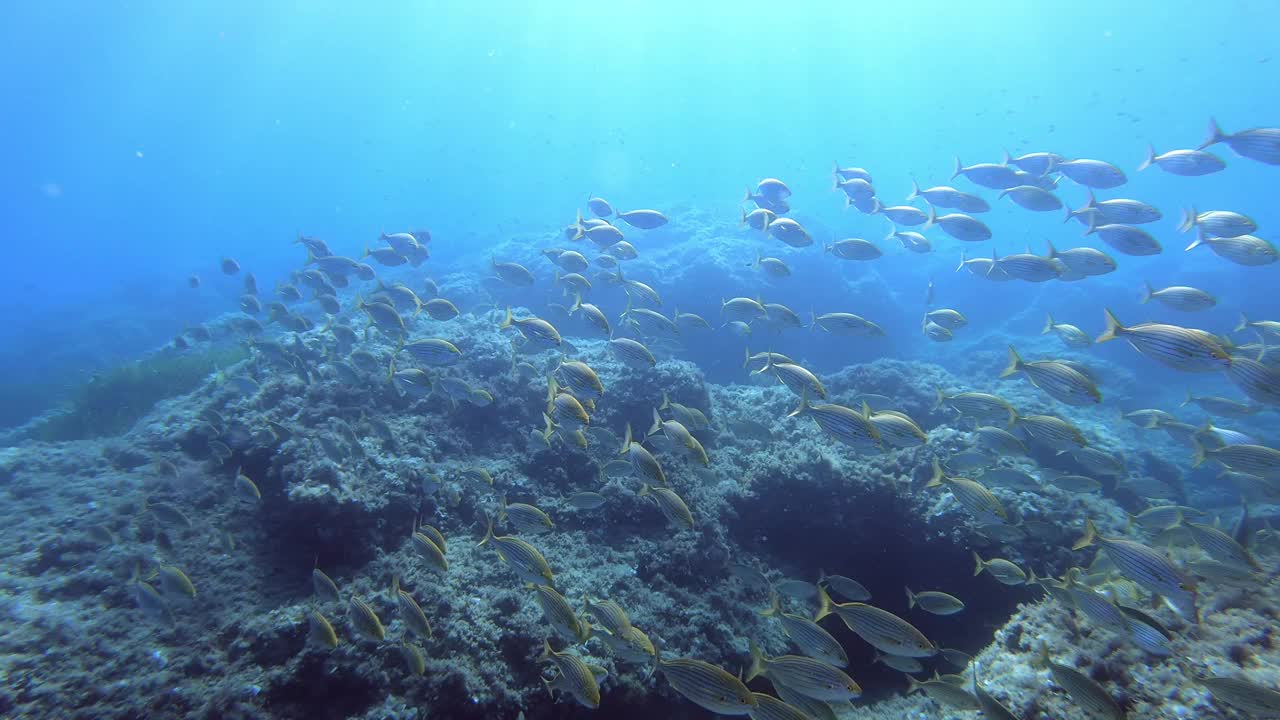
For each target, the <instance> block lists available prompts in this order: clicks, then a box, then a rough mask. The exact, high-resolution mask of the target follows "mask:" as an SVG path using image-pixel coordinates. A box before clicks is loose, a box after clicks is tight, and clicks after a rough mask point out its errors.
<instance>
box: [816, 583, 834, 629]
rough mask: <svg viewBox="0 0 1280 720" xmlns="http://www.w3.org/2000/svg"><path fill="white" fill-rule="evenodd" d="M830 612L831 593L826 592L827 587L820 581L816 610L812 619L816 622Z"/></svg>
mask: <svg viewBox="0 0 1280 720" xmlns="http://www.w3.org/2000/svg"><path fill="white" fill-rule="evenodd" d="M830 614H831V595H829V594H828V593H827V589H826V588H824V587H823V586H822V583H821V581H819V583H818V611H817V612H816V613H814V614H813V621H814V622H818V621H819V620H821V619H822V618H824V617H826V616H828V615H830Z"/></svg>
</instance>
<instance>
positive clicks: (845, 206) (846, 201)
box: [844, 195, 853, 210]
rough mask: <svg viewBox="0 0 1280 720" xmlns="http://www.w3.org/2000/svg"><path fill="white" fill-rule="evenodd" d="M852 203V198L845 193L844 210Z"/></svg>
mask: <svg viewBox="0 0 1280 720" xmlns="http://www.w3.org/2000/svg"><path fill="white" fill-rule="evenodd" d="M852 204H853V198H851V197H849V196H848V195H845V196H844V209H845V210H848V209H849V206H850V205H852Z"/></svg>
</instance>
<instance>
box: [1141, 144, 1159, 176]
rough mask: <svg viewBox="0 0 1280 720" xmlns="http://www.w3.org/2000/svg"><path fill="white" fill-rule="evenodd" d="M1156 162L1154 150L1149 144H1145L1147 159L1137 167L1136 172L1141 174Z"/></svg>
mask: <svg viewBox="0 0 1280 720" xmlns="http://www.w3.org/2000/svg"><path fill="white" fill-rule="evenodd" d="M1155 161H1156V148H1155V146H1154V145H1152V144H1151V143H1147V159H1146V160H1143V161H1142V163H1141V164H1140V165H1138V172H1142V171H1143V170H1146V169H1147V168H1149V167H1151V166H1152V165H1153V164H1154V163H1155Z"/></svg>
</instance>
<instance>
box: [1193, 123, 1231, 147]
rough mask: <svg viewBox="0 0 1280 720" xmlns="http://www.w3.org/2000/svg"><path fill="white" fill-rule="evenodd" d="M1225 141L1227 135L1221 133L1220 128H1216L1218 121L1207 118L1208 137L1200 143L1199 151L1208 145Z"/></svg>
mask: <svg viewBox="0 0 1280 720" xmlns="http://www.w3.org/2000/svg"><path fill="white" fill-rule="evenodd" d="M1226 139H1227V134H1226V133H1224V132H1222V128H1221V127H1219V126H1218V121H1217V120H1216V119H1214V118H1212V117H1210V118H1209V136H1208V137H1207V138H1205V140H1204V142H1202V143H1200V147H1199V149H1200V150H1203V149H1205V148H1207V147H1209V146H1210V145H1215V144H1217V143H1220V142H1222V141H1223V140H1226Z"/></svg>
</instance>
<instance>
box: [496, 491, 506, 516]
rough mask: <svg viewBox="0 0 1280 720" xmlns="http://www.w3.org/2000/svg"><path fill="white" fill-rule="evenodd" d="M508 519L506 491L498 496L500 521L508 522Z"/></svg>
mask: <svg viewBox="0 0 1280 720" xmlns="http://www.w3.org/2000/svg"><path fill="white" fill-rule="evenodd" d="M506 520H507V496H506V493H503V494H502V495H499V496H498V522H500V523H501V522H506Z"/></svg>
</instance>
